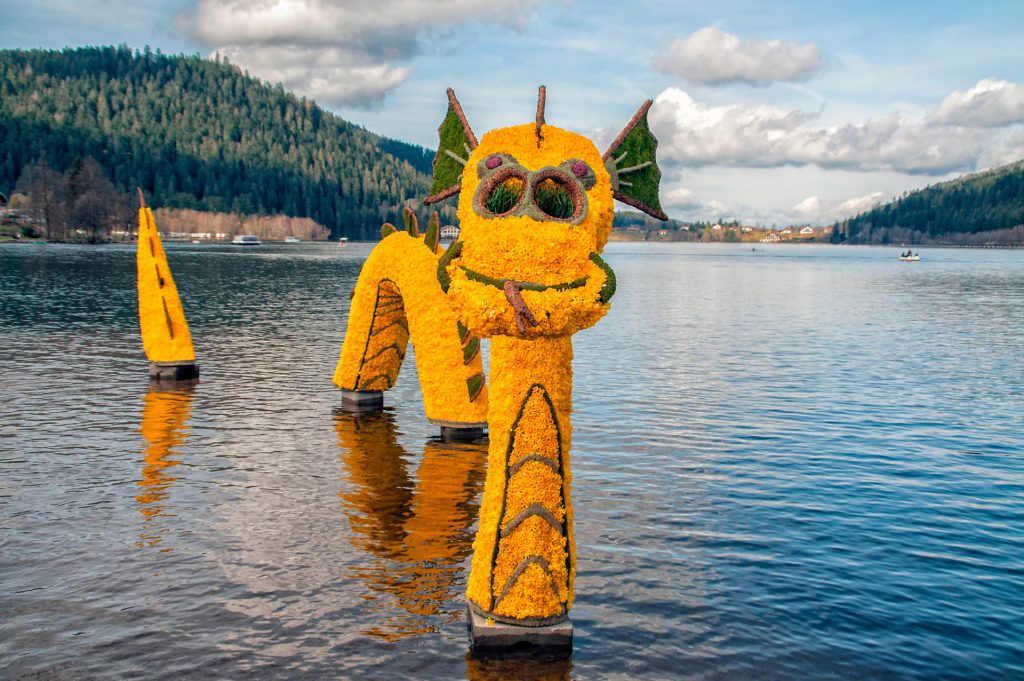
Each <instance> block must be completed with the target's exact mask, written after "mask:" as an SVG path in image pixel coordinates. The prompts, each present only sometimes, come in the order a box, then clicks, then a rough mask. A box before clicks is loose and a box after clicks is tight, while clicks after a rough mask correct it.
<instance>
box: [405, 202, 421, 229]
mask: <svg viewBox="0 0 1024 681" xmlns="http://www.w3.org/2000/svg"><path fill="white" fill-rule="evenodd" d="M402 217H404V218H405V231H406V232H408V233H409V236H412V237H418V236H419V235H420V223H419V220H417V219H416V213H414V212H412V209H410V208H409V207H408V206H406V207H405V208H403V209H402Z"/></svg>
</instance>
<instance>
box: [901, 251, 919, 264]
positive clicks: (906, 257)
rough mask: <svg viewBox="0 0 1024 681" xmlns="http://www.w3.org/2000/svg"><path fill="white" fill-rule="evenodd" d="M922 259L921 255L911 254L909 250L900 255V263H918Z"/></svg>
mask: <svg viewBox="0 0 1024 681" xmlns="http://www.w3.org/2000/svg"><path fill="white" fill-rule="evenodd" d="M920 259H921V254H920V253H911V252H910V249H907V252H906V253H900V262H917V261H918V260H920Z"/></svg>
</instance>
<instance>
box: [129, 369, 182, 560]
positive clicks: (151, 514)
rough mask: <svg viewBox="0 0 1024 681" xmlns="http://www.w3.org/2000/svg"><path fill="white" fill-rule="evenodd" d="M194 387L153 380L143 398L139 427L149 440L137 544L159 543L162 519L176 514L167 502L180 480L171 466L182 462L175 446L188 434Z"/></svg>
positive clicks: (138, 498)
mask: <svg viewBox="0 0 1024 681" xmlns="http://www.w3.org/2000/svg"><path fill="white" fill-rule="evenodd" d="M194 390H195V382H191V383H179V384H177V385H173V386H168V385H163V386H161V385H159V384H156V383H152V384H150V387H149V392H148V393H146V397H145V398H144V400H143V407H142V424H141V426H140V428H139V430H140V432H141V433H142V437H144V438H145V439H146V442H147V443H148V444H147V446H146V449H145V451H143V452H142V459H143V461H144V465H143V467H142V477H141V478H140V479H139V480H138V482H137V483H136V484H138V486H139V493H138V494H137V495H136V496H135V500H136V501H137V502H139V513H141V514H142V519H143V520H142V531H141V532H140V533H139V541H138V542H136V546H140V547H141V546H157V545H159V544H160V542H161V540H162V539H163V534H164V533H165V530H164V528H163V527H162V524H163V522H164V521H165V519H166V518H171V517H173V516H174V513H171V512H170V511H168V510H167V508H166V506H165V504H164V502H165V500H166V499H167V496H168V494H169V488H170V487H171V484H172V483H174V481H175V480H177V478H176V477H174V476H173V475H171V474H170V472H169V469H171V468H173V467H174V466H177V465H178V464H179V463H181V462H180V461H179V460H178V459H175V458H174V456H175V454H176V453H177V452H176V451H175V450H176V448H177V447H178V446H179V445H181V444H182V442H184V441H185V438H186V437H187V436H188V428H187V426H186V425H185V422H186V421H188V416H189V411H190V409H191V407H192V394H193V391H194ZM170 550H171V549H170V548H162V549H161V551H170Z"/></svg>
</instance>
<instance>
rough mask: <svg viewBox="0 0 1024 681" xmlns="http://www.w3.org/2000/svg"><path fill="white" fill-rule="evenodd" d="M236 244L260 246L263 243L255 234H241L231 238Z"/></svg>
mask: <svg viewBox="0 0 1024 681" xmlns="http://www.w3.org/2000/svg"><path fill="white" fill-rule="evenodd" d="M231 243H232V245H234V246H259V245H261V242H260V238H259V237H258V236H256V235H255V234H239V235H238V236H236V237H235V238H234V239H232V240H231Z"/></svg>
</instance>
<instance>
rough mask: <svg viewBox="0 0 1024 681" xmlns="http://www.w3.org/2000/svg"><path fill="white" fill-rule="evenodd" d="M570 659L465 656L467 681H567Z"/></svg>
mask: <svg viewBox="0 0 1024 681" xmlns="http://www.w3.org/2000/svg"><path fill="white" fill-rule="evenodd" d="M571 672H572V659H571V658H563V659H561V660H532V659H521V660H516V659H509V660H501V659H477V658H474V657H473V656H472V655H466V679H467V681H506V679H517V681H569V678H570V673H571Z"/></svg>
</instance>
